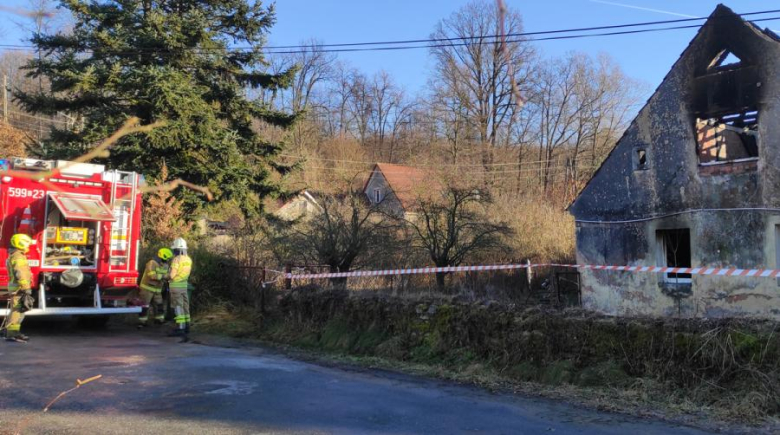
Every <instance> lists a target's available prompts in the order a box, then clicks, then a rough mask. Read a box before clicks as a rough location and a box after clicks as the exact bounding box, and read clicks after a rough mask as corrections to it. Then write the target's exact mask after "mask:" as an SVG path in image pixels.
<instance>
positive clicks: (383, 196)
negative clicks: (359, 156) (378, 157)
mask: <svg viewBox="0 0 780 435" xmlns="http://www.w3.org/2000/svg"><path fill="white" fill-rule="evenodd" d="M432 186H438V183H437V182H435V181H433V179H432V177H431V176H430V174H429V173H428V172H427V171H425V170H422V169H419V168H412V167H409V166H401V165H393V164H390V163H377V164H375V165H374V169H373V170H372V171H371V175H369V177H368V179H367V180H366V183H365V185H364V187H363V193H364V194H365V195H366V197H367V198H368V201H369V202H370V203H371V204H372V205H376V204H380V205H381V206H382V207H384V208H386V209H387V210H388V211H390V212H391V213H393V214H395V215H396V216H404V215H408V214H410V213H414V204H415V202H416V200H417V198H418V197H419V195H421V194H423V193H426V192H430V189H431V187H432ZM436 188H437V189H438V187H436Z"/></svg>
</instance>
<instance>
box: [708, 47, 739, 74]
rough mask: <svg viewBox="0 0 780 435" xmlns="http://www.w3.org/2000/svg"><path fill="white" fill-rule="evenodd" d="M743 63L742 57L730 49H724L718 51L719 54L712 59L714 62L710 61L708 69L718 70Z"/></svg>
mask: <svg viewBox="0 0 780 435" xmlns="http://www.w3.org/2000/svg"><path fill="white" fill-rule="evenodd" d="M741 63H742V59H740V58H739V56H737V55H736V54H734V53H732V52H730V51H729V50H723V51H721V52H720V53H718V55H717V56H715V58H714V59H712V62H710V65H709V67H708V68H707V70H708V71H717V70H724V69H731V68H738V67H739V66H740V64H741Z"/></svg>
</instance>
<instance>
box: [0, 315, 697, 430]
mask: <svg viewBox="0 0 780 435" xmlns="http://www.w3.org/2000/svg"><path fill="white" fill-rule="evenodd" d="M31 323H32V322H31ZM25 326H26V327H27V328H26V332H27V333H28V334H30V335H31V337H32V341H30V343H27V344H18V343H5V342H0V433H5V432H9V433H13V432H14V431H16V430H18V429H21V431H22V433H73V434H82V433H100V434H107V433H108V434H115V433H116V434H119V433H166V434H189V433H193V434H194V433H197V434H203V433H219V434H230V433H279V434H291V433H305V434H309V433H317V434H319V433H324V434H330V433H334V434H418V433H419V434H457V433H478V434H540V433H541V434H546V433H555V434H695V433H703V432H699V431H696V430H694V429H690V428H686V427H680V426H675V425H669V424H664V423H659V422H653V421H647V420H642V419H637V418H632V417H626V416H620V415H614V414H609V413H599V412H593V411H588V410H583V409H580V408H578V407H575V406H571V405H567V404H563V403H558V402H554V401H547V400H540V399H537V398H523V397H518V396H514V395H502V394H493V393H489V392H486V391H483V390H480V389H477V388H470V387H464V386H459V385H454V384H451V383H448V382H443V381H438V380H430V379H425V378H419V377H413V376H407V375H402V374H396V373H390V372H386V371H370V370H349V369H339V368H332V367H323V366H318V365H315V364H310V363H306V362H301V361H296V360H293V359H290V358H287V357H285V356H282V355H280V354H278V353H275V352H273V351H270V350H267V349H259V348H246V347H240V348H226V347H215V346H207V345H202V344H192V343H190V344H178V343H177V340H176V339H174V338H167V337H164V336H162V333H161V332H159V331H144V332H143V333H137V332H136V331H135V330H134V329H133V328H131V327H128V326H124V325H119V326H111V327H110V328H108V329H107V330H104V331H89V330H83V329H78V328H75V327H72V326H71V323H68V322H62V321H58V322H53V323H44V324H40V323H39V324H37V325H29V327H28V325H25ZM95 375H102V378H101V379H99V380H97V381H94V382H91V383H89V384H86V385H84V386H82V387H81V388H79V389H76V390H74V391H71V392H70V393H68V394H67V395H66V396H64V397H62V398H61V399H60V400H59V401H58V402H56V403H55V404H54V405H53V406H52V408H51V410H50V411H49V412H47V413H45V414H44V413H43V412H42V409H43V408H44V406H45V405H46V404H47V403H48V402H49V401H51V400H52V399H53V398H55V397H56V396H57V395H58V394H59V393H60V392H62V391H65V390H68V389H70V388H72V387H73V386H74V385H75V383H76V379H86V378H89V377H92V376H95Z"/></svg>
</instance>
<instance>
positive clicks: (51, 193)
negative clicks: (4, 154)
mask: <svg viewBox="0 0 780 435" xmlns="http://www.w3.org/2000/svg"><path fill="white" fill-rule="evenodd" d="M140 183H141V177H140V176H139V175H138V174H137V173H135V172H125V171H116V170H114V171H106V170H105V167H104V166H103V165H96V164H89V163H75V162H68V161H62V160H57V161H48V160H35V159H26V158H12V159H9V160H5V161H0V216H2V222H0V288H2V289H7V285H8V273H9V272H8V270H7V265H6V259H7V258H8V247H9V241H10V240H11V236H12V235H14V234H16V233H25V234H28V235H30V236H31V237H32V239H33V245H32V246H30V251H29V253H28V254H27V258H28V260H29V264H30V268H31V270H32V273H33V282H32V288H33V297H34V298H35V307H34V309H32V310H31V311H28V312H27V313H26V315H29V316H36V315H106V314H124V313H138V312H140V311H141V308H140V307H129V306H128V305H127V296H128V294H129V293H130V292H131V291H133V290H134V289H136V288H137V284H138V255H139V246H140V244H139V242H140V236H141V231H140V230H141V192H140V189H139V187H140ZM2 295H3V296H4V297H5V298H7V295H8V293H7V292H3V293H2ZM0 307H2V308H1V309H0V316H5V315H7V314H8V310H7V309H6V307H5V304H4V303H3V304H0Z"/></svg>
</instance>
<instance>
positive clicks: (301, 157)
mask: <svg viewBox="0 0 780 435" xmlns="http://www.w3.org/2000/svg"><path fill="white" fill-rule="evenodd" d="M277 156H278V157H289V158H296V159H302V160H316V161H323V162H336V163H353V164H366V165H375V164H382V163H385V164H389V165H396V166H407V167H410V168H432V167H441V166H452V167H485V166H491V167H492V166H517V165H518V162H512V163H442V164H428V165H415V166H409V165H404V164H400V163H387V162H377V161H368V160H343V159H326V158H322V157H305V156H295V155H292V154H277ZM556 160H558V159H554V158H553V159H545V160H527V161H522V162H520V163H519V164H520V165H530V164H538V163H547V162H553V161H556Z"/></svg>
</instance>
